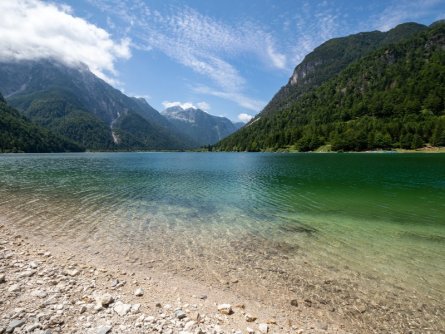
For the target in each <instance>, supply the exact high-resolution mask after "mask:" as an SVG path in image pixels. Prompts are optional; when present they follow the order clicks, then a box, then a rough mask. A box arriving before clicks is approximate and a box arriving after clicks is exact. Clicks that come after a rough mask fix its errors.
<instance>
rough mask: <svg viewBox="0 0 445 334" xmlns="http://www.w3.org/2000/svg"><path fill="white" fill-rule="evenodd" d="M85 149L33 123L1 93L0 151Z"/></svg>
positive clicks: (77, 150) (39, 151)
mask: <svg viewBox="0 0 445 334" xmlns="http://www.w3.org/2000/svg"><path fill="white" fill-rule="evenodd" d="M83 150H84V149H83V148H82V147H80V146H79V145H77V144H75V143H73V142H72V141H70V140H68V139H66V138H63V137H61V136H58V135H55V134H53V133H51V132H50V131H48V130H46V129H44V128H42V127H40V126H38V125H35V124H33V123H31V122H30V121H29V120H28V119H26V118H25V117H24V116H22V115H20V113H19V112H18V111H17V110H15V109H13V108H11V107H9V106H8V105H7V104H6V101H5V100H4V98H3V96H2V95H1V94H0V152H2V153H9V152H11V153H16V152H26V153H42V152H79V151H83Z"/></svg>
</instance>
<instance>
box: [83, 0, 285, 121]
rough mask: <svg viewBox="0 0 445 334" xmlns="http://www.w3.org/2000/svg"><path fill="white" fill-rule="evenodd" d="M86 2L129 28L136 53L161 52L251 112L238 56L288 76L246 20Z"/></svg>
mask: <svg viewBox="0 0 445 334" xmlns="http://www.w3.org/2000/svg"><path fill="white" fill-rule="evenodd" d="M89 1H90V2H91V3H92V4H94V5H96V6H97V7H99V8H100V9H101V10H103V11H104V12H106V13H107V15H111V16H113V17H115V18H116V19H119V20H121V22H125V23H126V24H127V26H129V27H131V28H129V29H131V32H132V36H134V41H135V45H136V47H137V48H139V49H142V50H158V51H161V52H162V53H164V54H165V55H167V56H168V57H170V58H171V59H173V60H174V61H176V62H178V63H180V64H182V65H184V66H186V67H188V68H190V69H192V70H193V71H194V72H196V73H199V74H201V75H202V76H203V77H205V78H208V79H210V80H211V81H212V82H213V84H214V85H215V87H216V88H214V89H212V90H211V92H212V93H211V94H210V95H213V96H219V97H223V98H224V99H227V100H231V101H232V102H235V103H237V104H239V105H241V106H243V107H245V106H246V105H248V108H249V109H253V108H256V107H257V106H258V105H259V104H258V103H256V101H255V100H254V99H252V98H248V97H246V96H245V93H244V91H245V89H246V79H245V78H244V77H243V75H242V73H241V71H240V70H239V69H238V68H237V65H236V62H235V61H236V60H237V59H239V57H240V56H244V55H249V56H252V55H253V56H254V57H256V58H257V59H258V60H260V61H261V62H262V63H263V64H264V65H263V67H265V68H269V69H279V70H286V71H287V70H289V69H287V68H286V66H287V56H286V55H285V54H284V53H283V52H281V51H280V50H279V45H278V43H277V40H276V39H275V38H274V37H273V36H272V34H270V33H269V32H267V31H265V30H264V29H263V28H262V26H260V25H258V24H256V23H252V22H250V21H249V20H244V21H243V22H237V23H234V24H228V23H226V22H222V21H220V20H217V19H215V18H212V17H210V16H207V15H203V14H201V13H199V12H198V11H196V10H194V9H192V8H190V7H187V6H175V5H165V7H163V11H162V13H160V12H158V11H155V10H153V9H152V8H151V7H149V6H148V5H147V4H146V3H144V2H141V1H138V0H132V1H130V0H119V1H117V0H114V1H113V0H89ZM216 92H217V93H216ZM201 93H203V94H209V93H210V92H201ZM255 111H257V112H258V111H260V109H256V110H255Z"/></svg>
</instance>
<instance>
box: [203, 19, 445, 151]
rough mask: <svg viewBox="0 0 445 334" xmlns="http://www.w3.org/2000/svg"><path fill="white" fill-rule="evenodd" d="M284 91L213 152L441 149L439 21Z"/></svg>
mask: <svg viewBox="0 0 445 334" xmlns="http://www.w3.org/2000/svg"><path fill="white" fill-rule="evenodd" d="M283 91H286V90H282V91H281V92H280V94H281V101H280V106H279V108H277V110H273V109H274V108H273V107H272V108H271V106H270V105H269V106H268V108H267V111H268V112H263V113H260V114H259V115H258V116H257V117H256V118H255V119H253V120H252V121H251V122H250V123H249V124H247V125H246V126H245V127H244V128H242V129H241V130H240V131H238V132H237V133H235V134H233V135H232V136H229V137H228V138H226V139H224V140H222V141H221V142H220V143H218V144H217V145H216V146H214V147H212V148H211V149H213V150H229V151H267V150H272V151H273V150H281V149H292V150H298V151H314V150H317V149H320V148H322V147H328V148H330V149H332V150H334V151H364V150H378V149H384V150H386V149H394V148H403V149H417V148H420V147H423V146H425V145H432V146H445V104H444V97H445V23H443V22H439V23H436V24H434V25H432V26H431V27H430V28H428V29H426V30H422V31H421V32H419V33H416V34H414V36H412V37H411V38H409V39H404V40H403V41H402V42H399V43H396V44H388V45H385V46H384V47H381V48H378V49H377V50H374V51H371V52H369V53H368V54H366V55H365V56H363V57H360V58H359V59H358V60H356V61H353V62H352V63H351V64H349V65H348V66H346V68H344V69H343V70H341V71H340V72H339V73H338V74H337V75H334V76H333V77H332V78H330V79H329V80H326V81H325V82H323V83H322V84H321V85H319V86H315V87H313V88H312V89H309V90H307V91H306V92H304V93H303V94H301V95H299V96H297V97H295V96H291V94H289V96H288V97H287V98H286V97H283ZM283 101H285V103H283ZM283 106H284V107H283Z"/></svg>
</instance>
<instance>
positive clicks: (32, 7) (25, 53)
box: [0, 0, 131, 82]
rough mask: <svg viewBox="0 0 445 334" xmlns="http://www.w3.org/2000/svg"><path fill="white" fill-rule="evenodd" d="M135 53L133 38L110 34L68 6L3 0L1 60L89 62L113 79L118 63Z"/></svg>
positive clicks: (101, 74)
mask: <svg viewBox="0 0 445 334" xmlns="http://www.w3.org/2000/svg"><path fill="white" fill-rule="evenodd" d="M130 56H131V52H130V40H129V39H122V40H120V41H115V40H113V39H112V37H111V36H110V34H109V33H108V32H107V31H105V30H104V29H102V28H99V27H97V26H95V25H93V24H91V23H89V22H87V21H86V20H84V19H82V18H79V17H76V16H74V15H73V14H72V12H71V8H70V7H69V6H66V5H63V6H62V5H56V4H53V3H45V2H41V1H38V0H14V1H0V61H16V60H36V59H43V58H54V59H57V60H59V61H61V62H63V63H65V64H67V65H78V64H82V63H83V64H86V65H87V66H88V67H89V68H90V70H91V71H92V72H93V73H95V74H96V75H98V76H99V77H101V78H102V79H106V80H108V81H111V82H113V78H112V77H113V76H115V75H116V70H115V66H114V65H115V62H116V60H117V59H119V58H123V59H128V58H129V57H130Z"/></svg>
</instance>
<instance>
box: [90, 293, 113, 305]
mask: <svg viewBox="0 0 445 334" xmlns="http://www.w3.org/2000/svg"><path fill="white" fill-rule="evenodd" d="M94 299H95V300H96V303H97V304H98V305H100V306H103V307H108V305H110V304H111V303H112V302H113V297H112V296H111V295H110V294H108V293H106V294H103V295H96V296H95V297H94Z"/></svg>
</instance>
